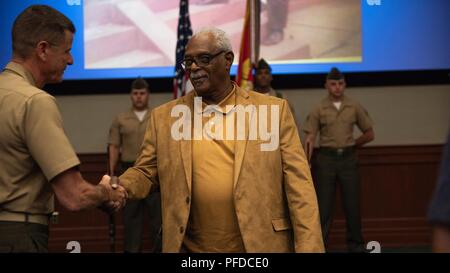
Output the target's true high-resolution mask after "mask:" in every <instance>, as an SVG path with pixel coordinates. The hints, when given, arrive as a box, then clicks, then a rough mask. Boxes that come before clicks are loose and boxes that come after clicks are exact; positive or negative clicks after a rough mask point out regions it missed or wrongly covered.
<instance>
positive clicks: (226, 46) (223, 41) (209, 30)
mask: <svg viewBox="0 0 450 273" xmlns="http://www.w3.org/2000/svg"><path fill="white" fill-rule="evenodd" d="M200 34H210V35H212V36H213V37H214V40H215V41H216V43H217V47H218V49H220V50H225V51H233V48H232V47H231V42H230V38H228V35H227V34H226V33H225V31H223V30H221V29H218V28H216V27H204V28H202V29H200V30H199V31H197V32H196V33H195V34H194V36H193V37H195V36H197V35H200Z"/></svg>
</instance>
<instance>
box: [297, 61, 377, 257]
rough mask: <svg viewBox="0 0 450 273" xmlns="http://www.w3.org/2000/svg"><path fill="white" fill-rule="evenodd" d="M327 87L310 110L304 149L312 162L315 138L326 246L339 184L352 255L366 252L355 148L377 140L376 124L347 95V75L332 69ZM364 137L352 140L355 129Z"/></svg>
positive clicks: (318, 189) (320, 203)
mask: <svg viewBox="0 0 450 273" xmlns="http://www.w3.org/2000/svg"><path fill="white" fill-rule="evenodd" d="M325 87H326V88H327V90H328V96H327V97H326V98H324V99H322V101H321V102H320V103H319V104H318V105H317V106H316V107H314V109H313V110H312V111H311V113H310V114H309V115H308V117H307V119H306V123H305V125H304V127H303V131H304V132H305V133H306V140H305V150H306V152H307V155H308V158H309V159H311V155H312V152H313V146H314V143H315V139H316V136H317V135H319V145H320V148H319V152H318V154H317V169H316V171H315V174H316V177H315V184H316V192H317V198H318V202H319V211H320V219H321V224H322V235H323V237H324V243H325V245H326V243H327V241H328V233H329V229H330V225H331V222H332V214H333V209H334V204H335V194H336V182H337V181H338V182H339V183H340V186H341V192H342V200H343V207H344V213H345V217H346V221H347V247H348V251H349V252H363V251H364V250H365V246H364V240H363V236H362V231H361V215H360V185H359V183H360V182H359V175H358V166H357V156H356V153H355V152H356V147H360V146H362V145H364V144H366V143H368V142H370V141H372V140H373V139H374V132H373V122H372V120H371V118H370V117H369V114H368V113H367V111H366V110H365V109H364V108H363V106H361V104H359V103H358V102H357V101H355V100H353V99H351V98H349V97H348V96H345V95H344V90H345V87H346V83H345V78H344V75H343V74H342V73H341V72H340V71H339V70H338V69H337V68H332V69H331V71H330V72H329V73H328V76H327V80H326V84H325ZM355 125H356V126H357V127H358V128H359V129H360V130H361V131H362V133H363V134H362V135H361V136H360V137H359V138H357V139H356V140H355V139H354V138H353V129H354V126H355Z"/></svg>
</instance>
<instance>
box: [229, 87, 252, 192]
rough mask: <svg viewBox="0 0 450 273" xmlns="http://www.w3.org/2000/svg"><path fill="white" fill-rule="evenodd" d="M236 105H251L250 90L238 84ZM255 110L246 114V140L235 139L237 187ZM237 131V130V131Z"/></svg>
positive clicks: (235, 180) (234, 184)
mask: <svg viewBox="0 0 450 273" xmlns="http://www.w3.org/2000/svg"><path fill="white" fill-rule="evenodd" d="M236 88H237V89H236V106H237V107H238V106H243V107H246V106H248V105H250V99H249V95H248V92H246V91H244V90H243V89H241V88H240V87H238V86H236ZM254 114H255V113H254V111H252V112H251V113H250V115H247V114H245V129H244V130H245V140H235V145H234V179H233V186H234V188H236V185H237V182H238V180H239V174H240V172H241V168H242V163H243V161H244V155H245V149H246V147H247V142H248V137H249V127H250V122H249V121H250V119H252V118H254ZM235 118H236V119H235V122H236V124H237V122H238V121H237V114H236V117H235ZM235 128H236V127H235ZM236 133H237V132H236Z"/></svg>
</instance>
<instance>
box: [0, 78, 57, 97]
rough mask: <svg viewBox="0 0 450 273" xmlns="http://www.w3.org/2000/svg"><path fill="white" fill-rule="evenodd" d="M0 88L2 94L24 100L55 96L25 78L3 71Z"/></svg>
mask: <svg viewBox="0 0 450 273" xmlns="http://www.w3.org/2000/svg"><path fill="white" fill-rule="evenodd" d="M0 90H1V93H2V94H8V95H10V96H16V97H18V98H22V99H24V100H28V99H32V98H42V97H48V98H53V96H51V95H50V94H48V93H47V92H45V91H44V90H41V89H39V88H37V87H35V86H33V85H31V84H30V83H29V82H27V81H26V80H24V79H23V78H21V77H18V76H17V75H14V74H11V73H2V74H1V75H0Z"/></svg>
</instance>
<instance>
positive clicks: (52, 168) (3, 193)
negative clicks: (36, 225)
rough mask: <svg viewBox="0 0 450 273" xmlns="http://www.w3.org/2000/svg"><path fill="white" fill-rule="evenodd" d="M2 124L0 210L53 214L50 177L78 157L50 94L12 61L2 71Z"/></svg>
mask: <svg viewBox="0 0 450 273" xmlns="http://www.w3.org/2000/svg"><path fill="white" fill-rule="evenodd" d="M0 128H1V129H0V214H1V211H12V212H27V213H31V214H48V213H51V212H52V211H53V206H54V204H53V199H54V194H53V190H52V187H51V185H50V183H49V182H48V181H49V180H51V179H53V178H54V177H55V176H56V175H58V174H60V173H62V172H63V171H65V170H67V169H69V168H71V167H74V166H77V165H79V164H80V161H79V160H78V158H77V156H76V154H75V152H74V150H73V148H72V146H71V144H70V142H69V140H68V139H67V137H66V135H65V133H64V130H63V123H62V119H61V115H60V112H59V110H58V107H57V105H56V103H55V99H54V97H52V96H50V95H49V94H47V93H46V92H44V91H42V90H40V89H39V88H37V87H35V83H34V79H33V77H32V75H31V74H30V73H29V72H28V71H26V70H25V68H24V67H23V66H21V65H20V64H17V63H13V62H11V63H9V64H8V65H7V66H6V68H5V70H4V71H3V72H2V73H1V74H0ZM2 220H4V221H7V220H8V219H4V218H3V219H2V217H0V221H2ZM30 221H31V220H30Z"/></svg>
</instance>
